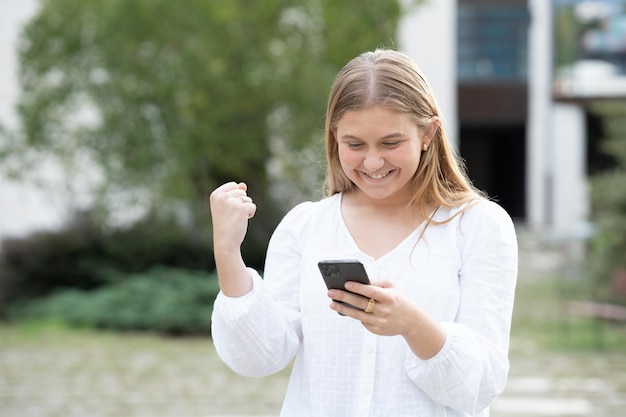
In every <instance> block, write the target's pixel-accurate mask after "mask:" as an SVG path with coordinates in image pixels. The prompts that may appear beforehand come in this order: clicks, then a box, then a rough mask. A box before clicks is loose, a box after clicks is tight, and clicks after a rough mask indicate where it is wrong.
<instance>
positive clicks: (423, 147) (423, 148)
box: [422, 144, 428, 152]
mask: <svg viewBox="0 0 626 417" xmlns="http://www.w3.org/2000/svg"><path fill="white" fill-rule="evenodd" d="M422 150H423V151H424V152H426V151H427V150H428V145H427V144H423V145H422Z"/></svg>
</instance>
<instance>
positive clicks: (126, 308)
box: [12, 268, 219, 335]
mask: <svg viewBox="0 0 626 417" xmlns="http://www.w3.org/2000/svg"><path fill="white" fill-rule="evenodd" d="M218 291H219V286H218V283H217V277H216V276H215V275H214V274H213V275H210V274H207V273H203V272H198V271H196V272H193V271H185V270H180V269H171V268H154V269H152V270H150V271H148V272H146V273H143V274H131V275H124V276H121V277H120V278H119V279H118V282H117V283H115V284H111V285H109V286H107V287H104V288H101V289H99V290H96V291H91V292H84V291H79V290H75V289H72V290H65V291H60V292H58V293H56V294H54V295H51V296H49V297H47V298H44V299H39V300H31V301H29V302H25V303H22V304H19V305H17V306H15V307H13V308H12V318H13V319H22V320H24V319H42V318H45V319H56V320H60V321H62V322H65V323H68V324H69V325H72V326H79V327H88V328H98V329H108V330H116V331H131V330H132V331H153V332H157V333H164V334H170V335H190V334H209V333H210V319H211V312H212V310H213V302H214V300H215V297H216V296H217V293H218Z"/></svg>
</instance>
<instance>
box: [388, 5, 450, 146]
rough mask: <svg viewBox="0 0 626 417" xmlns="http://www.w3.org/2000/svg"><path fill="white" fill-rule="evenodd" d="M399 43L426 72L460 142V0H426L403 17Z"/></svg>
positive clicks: (448, 121) (443, 111)
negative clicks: (458, 26)
mask: <svg viewBox="0 0 626 417" xmlns="http://www.w3.org/2000/svg"><path fill="white" fill-rule="evenodd" d="M398 43H399V45H398V46H399V49H400V50H402V51H403V52H405V53H406V54H407V55H409V56H410V57H411V58H412V59H413V60H414V61H415V62H416V63H417V64H418V65H419V67H420V68H421V69H422V71H423V72H424V75H425V76H426V79H427V80H428V83H429V84H430V86H431V88H432V90H433V92H434V94H435V97H436V98H437V103H438V104H439V107H440V109H441V112H442V114H443V118H444V123H445V126H446V129H447V132H448V134H449V135H450V139H451V140H452V142H453V143H455V144H458V127H457V126H458V122H457V119H458V117H457V91H456V85H457V81H456V1H455V0H426V1H425V2H424V3H423V4H421V5H420V6H418V7H417V8H416V9H415V11H413V12H412V13H411V14H410V15H409V16H406V17H405V18H403V20H402V21H401V23H400V28H399V30H398Z"/></svg>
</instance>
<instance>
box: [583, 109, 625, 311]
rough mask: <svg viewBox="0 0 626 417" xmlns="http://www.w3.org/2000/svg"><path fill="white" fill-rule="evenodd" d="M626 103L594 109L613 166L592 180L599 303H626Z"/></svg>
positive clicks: (593, 277)
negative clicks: (600, 120) (597, 114)
mask: <svg viewBox="0 0 626 417" xmlns="http://www.w3.org/2000/svg"><path fill="white" fill-rule="evenodd" d="M625 108H626V102H624V101H622V100H619V101H605V102H600V103H596V104H595V106H594V107H593V109H594V111H596V112H598V113H599V114H600V115H601V117H602V120H603V126H604V133H605V138H604V139H603V141H602V142H601V145H602V151H604V152H605V153H606V154H607V155H608V156H610V158H611V159H612V160H613V161H614V166H613V167H612V168H610V169H607V170H605V171H603V172H601V173H599V174H596V175H594V176H593V177H592V178H591V217H592V221H593V223H594V224H595V227H596V234H595V236H594V237H593V239H592V241H591V250H590V256H589V257H588V259H589V261H588V266H589V271H590V274H589V276H590V284H591V288H592V292H593V296H594V298H595V299H597V300H598V301H607V302H616V303H621V304H626V275H625V274H626V110H625Z"/></svg>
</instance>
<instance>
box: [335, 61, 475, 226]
mask: <svg viewBox="0 0 626 417" xmlns="http://www.w3.org/2000/svg"><path fill="white" fill-rule="evenodd" d="M371 106H383V107H385V108H389V109H392V110H395V111H398V112H400V113H404V114H409V115H411V116H412V118H413V119H414V120H415V123H416V124H417V126H418V128H419V129H420V132H422V133H423V134H426V135H432V140H431V142H430V145H429V146H428V149H427V150H426V151H423V152H422V157H421V160H420V163H419V165H418V168H417V171H416V172H415V175H414V176H413V178H412V180H411V184H412V190H413V197H412V199H411V204H412V205H415V206H416V207H417V209H418V210H419V212H420V214H421V215H422V216H423V218H425V219H427V221H428V222H429V223H437V222H434V221H433V220H432V218H431V217H430V215H429V213H428V212H427V210H428V207H432V206H433V205H435V206H437V207H439V206H444V207H456V206H460V205H463V204H465V203H469V202H473V201H477V200H479V199H481V198H484V196H483V194H482V193H481V192H480V191H478V190H477V189H476V188H474V187H473V185H472V184H471V181H470V180H469V178H468V177H467V174H466V173H465V168H464V166H463V165H462V164H461V162H460V160H459V158H458V156H457V155H456V153H455V151H454V149H453V148H452V147H451V146H450V144H449V143H448V138H447V136H446V132H445V130H444V128H443V126H442V125H441V122H440V112H439V108H438V106H437V103H436V101H435V97H434V95H433V93H432V92H431V90H430V87H429V86H428V83H427V82H426V80H425V78H424V76H423V75H422V73H421V71H420V69H419V68H418V66H417V65H416V64H415V63H414V62H413V60H411V58H409V57H408V56H407V55H405V54H403V53H401V52H398V51H394V50H388V49H377V50H376V51H374V52H365V53H363V54H361V55H359V56H357V57H356V58H354V59H352V60H351V61H349V62H348V63H347V64H346V65H345V66H344V67H343V69H342V70H341V71H340V72H339V73H338V74H337V77H336V78H335V82H334V84H333V86H332V89H331V92H330V96H329V99H328V107H327V111H326V129H325V130H326V134H325V136H326V138H325V142H326V195H327V196H330V195H333V194H336V193H339V192H346V191H350V190H352V189H354V188H355V187H356V186H355V185H354V183H353V182H352V181H351V180H350V179H349V178H348V177H347V176H346V174H345V173H344V172H343V170H342V168H341V164H340V162H339V153H338V144H337V141H336V137H335V132H336V129H337V122H338V121H339V119H341V118H342V117H343V115H344V114H345V113H346V112H348V111H352V110H359V109H365V108H368V107H371ZM448 220H450V219H448ZM448 220H446V221H448ZM444 222H445V221H444Z"/></svg>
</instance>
